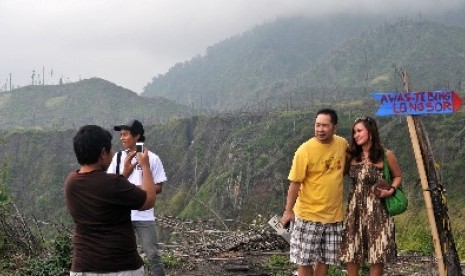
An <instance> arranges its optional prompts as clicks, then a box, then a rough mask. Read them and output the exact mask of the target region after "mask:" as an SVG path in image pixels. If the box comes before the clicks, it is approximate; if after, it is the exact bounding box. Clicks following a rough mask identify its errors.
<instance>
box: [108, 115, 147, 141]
mask: <svg viewBox="0 0 465 276" xmlns="http://www.w3.org/2000/svg"><path fill="white" fill-rule="evenodd" d="M113 129H114V130H115V131H121V130H123V129H124V130H129V132H130V133H131V135H132V136H136V135H139V139H137V142H145V136H144V132H145V131H144V126H143V125H142V123H141V122H139V121H138V120H132V121H130V122H128V123H127V124H122V125H118V126H114V127H113Z"/></svg>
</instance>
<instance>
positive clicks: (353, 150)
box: [349, 117, 384, 163]
mask: <svg viewBox="0 0 465 276" xmlns="http://www.w3.org/2000/svg"><path fill="white" fill-rule="evenodd" d="M358 123H363V125H364V126H365V127H366V129H367V130H368V134H369V139H371V148H370V152H369V156H368V158H369V159H370V161H371V162H372V163H378V162H379V161H381V160H383V158H384V148H383V145H382V144H381V141H380V138H379V132H378V126H377V125H376V121H375V119H373V118H371V117H359V118H357V119H355V122H354V124H353V125H352V139H351V143H350V147H349V154H350V156H351V158H352V159H355V160H356V161H357V162H361V161H362V151H363V150H362V146H361V145H357V143H356V142H355V138H354V127H355V125H356V124H358Z"/></svg>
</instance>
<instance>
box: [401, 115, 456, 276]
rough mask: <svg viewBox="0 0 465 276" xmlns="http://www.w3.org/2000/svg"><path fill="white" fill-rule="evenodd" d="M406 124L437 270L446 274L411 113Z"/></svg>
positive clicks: (443, 274)
mask: <svg viewBox="0 0 465 276" xmlns="http://www.w3.org/2000/svg"><path fill="white" fill-rule="evenodd" d="M407 125H408V130H409V132H410V139H411V141H412V146H413V152H414V154H415V161H416V163H417V168H418V174H419V175H420V181H421V187H422V190H423V197H424V199H425V206H426V211H427V213H428V221H429V225H430V228H431V234H432V236H433V243H434V252H435V254H436V260H437V263H438V272H439V275H440V276H445V275H447V273H446V269H445V266H444V258H443V255H442V250H441V243H440V241H439V235H438V228H437V226H436V219H435V217H434V210H433V204H432V201H431V194H430V192H429V187H428V179H427V176H426V170H425V164H424V162H423V157H422V155H421V150H420V144H419V141H418V135H417V133H416V130H415V123H414V122H413V117H412V116H411V115H409V116H407Z"/></svg>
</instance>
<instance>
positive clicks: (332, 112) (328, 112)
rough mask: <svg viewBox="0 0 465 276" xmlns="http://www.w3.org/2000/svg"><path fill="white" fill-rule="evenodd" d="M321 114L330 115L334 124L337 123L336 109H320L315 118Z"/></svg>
mask: <svg viewBox="0 0 465 276" xmlns="http://www.w3.org/2000/svg"><path fill="white" fill-rule="evenodd" d="M320 114H325V115H329V116H330V117H331V123H333V125H337V113H336V111H335V110H334V109H331V108H323V109H320V110H318V112H317V113H316V116H315V118H316V117H318V115H320Z"/></svg>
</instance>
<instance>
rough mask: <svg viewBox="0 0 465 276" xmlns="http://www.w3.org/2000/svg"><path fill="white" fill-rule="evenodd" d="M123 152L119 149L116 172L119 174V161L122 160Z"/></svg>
mask: <svg viewBox="0 0 465 276" xmlns="http://www.w3.org/2000/svg"><path fill="white" fill-rule="evenodd" d="M121 154H123V152H122V151H118V153H117V154H116V174H117V175H119V163H120V162H121Z"/></svg>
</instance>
